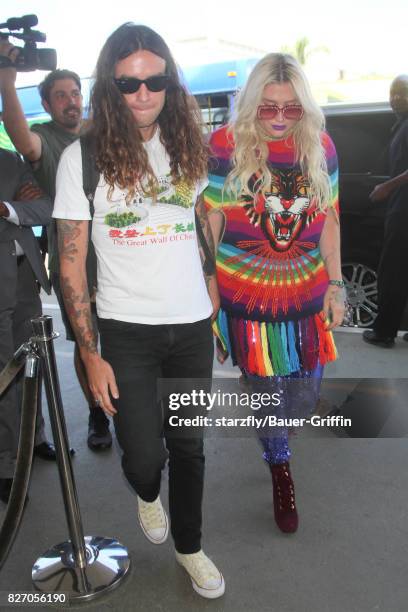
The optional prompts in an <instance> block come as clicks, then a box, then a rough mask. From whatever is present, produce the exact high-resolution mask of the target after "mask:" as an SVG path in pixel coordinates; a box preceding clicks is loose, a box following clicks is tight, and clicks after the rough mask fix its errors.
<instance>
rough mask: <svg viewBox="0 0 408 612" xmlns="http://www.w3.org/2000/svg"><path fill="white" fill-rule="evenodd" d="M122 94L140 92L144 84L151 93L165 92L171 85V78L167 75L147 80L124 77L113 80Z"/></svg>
mask: <svg viewBox="0 0 408 612" xmlns="http://www.w3.org/2000/svg"><path fill="white" fill-rule="evenodd" d="M113 81H114V83H115V85H116V87H117V88H118V89H119V91H120V93H123V94H131V93H136V91H139V89H140V86H141V85H142V83H144V84H145V85H146V87H147V89H148V90H149V91H153V92H157V91H163V89H166V88H167V87H168V85H169V81H170V77H169V76H168V75H167V74H163V75H158V76H151V77H148V78H147V79H136V78H135V77H123V78H122V79H113Z"/></svg>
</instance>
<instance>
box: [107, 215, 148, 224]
mask: <svg viewBox="0 0 408 612" xmlns="http://www.w3.org/2000/svg"><path fill="white" fill-rule="evenodd" d="M140 219H141V217H138V216H137V215H135V214H134V213H132V212H123V213H117V212H114V213H109V214H107V215H106V217H105V223H106V225H109V226H110V227H126V226H128V225H132V223H137V222H138V221H140Z"/></svg>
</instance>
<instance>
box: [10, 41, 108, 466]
mask: <svg viewBox="0 0 408 612" xmlns="http://www.w3.org/2000/svg"><path fill="white" fill-rule="evenodd" d="M18 53H19V50H18V48H16V47H13V45H11V44H10V43H9V42H8V41H4V40H0V56H5V57H8V58H9V59H11V61H13V62H15V61H16V58H17V55H18ZM15 82H16V69H15V68H14V67H9V68H2V69H0V93H1V97H2V102H3V121H4V126H5V128H6V131H7V133H8V135H9V136H10V139H11V140H12V142H13V144H14V146H15V147H16V149H17V151H19V152H20V153H21V154H22V155H23V156H24V157H25V159H26V160H27V161H29V162H31V164H32V168H33V172H34V175H35V177H36V179H37V181H38V183H39V185H40V187H42V189H43V190H44V191H45V192H46V193H47V194H48V195H49V196H50V197H51V199H52V200H53V201H54V198H55V177H56V173H57V167H58V163H59V159H60V156H61V153H62V152H63V150H64V149H65V148H66V147H67V146H68V145H69V144H71V143H72V142H74V140H76V139H77V138H78V136H79V132H80V128H81V122H82V111H83V107H82V94H81V81H80V78H79V76H78V75H77V74H76V73H75V72H71V71H69V70H53V71H52V72H50V73H49V74H48V75H47V76H46V78H45V79H44V81H42V83H40V85H39V88H38V89H39V93H40V96H41V102H42V105H43V107H44V109H45V110H46V112H47V113H49V114H50V115H51V121H49V122H47V123H39V124H35V125H33V126H31V129H30V127H29V125H28V123H27V120H26V118H25V116H24V112H23V109H22V108H21V104H20V102H19V99H18V96H17V92H16V85H15ZM48 250H49V262H48V266H49V270H50V280H51V284H52V286H53V288H54V292H55V294H56V296H57V298H58V303H59V306H60V309H61V316H62V320H63V322H64V325H65V329H66V334H67V340H72V341H74V342H75V336H74V334H73V331H72V328H71V325H70V323H69V320H68V317H67V315H66V311H65V307H64V302H63V299H62V296H61V291H60V283H59V262H58V249H57V240H56V230H55V223H52V224H51V225H50V226H49V228H48ZM94 317H95V325H96V314H95V313H94ZM74 365H75V370H76V373H77V376H78V380H79V383H80V385H81V388H82V391H83V393H84V395H85V397H86V398H87V401H88V404H89V411H90V412H89V424H88V446H89V448H90V449H91V450H95V451H99V450H104V449H107V448H110V446H111V445H112V437H111V434H110V431H109V420H108V419H107V418H106V416H105V415H104V413H103V412H102V410H101V409H100V408H99V407H98V406H95V405H94V400H93V397H92V394H91V393H90V391H89V387H88V382H87V378H86V375H85V370H84V366H83V363H82V361H81V358H80V355H79V350H78V346H77V343H76V342H75V350H74ZM49 450H50V454H54V458H55V451H54V449H53V448H51V447H50V449H49Z"/></svg>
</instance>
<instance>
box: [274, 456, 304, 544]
mask: <svg viewBox="0 0 408 612" xmlns="http://www.w3.org/2000/svg"><path fill="white" fill-rule="evenodd" d="M269 467H270V470H271V473H272V484H273V509H274V512H275V521H276V524H277V525H278V527H279V529H280V530H281V531H283V532H284V533H294V532H295V531H296V530H297V528H298V513H297V510H296V504H295V487H294V484H293V480H292V476H291V473H290V468H289V463H287V462H286V463H279V464H277V465H269Z"/></svg>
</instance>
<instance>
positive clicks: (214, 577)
mask: <svg viewBox="0 0 408 612" xmlns="http://www.w3.org/2000/svg"><path fill="white" fill-rule="evenodd" d="M181 559H182V562H183V565H184V567H185V569H186V570H187V571H188V573H189V574H190V576H191V577H192V578H193V579H194V580H195V581H196V582H197V584H199V585H200V586H205V585H206V584H208V582H213V581H221V574H220V572H219V571H218V570H217V568H216V567H215V565H214V563H213V562H212V561H211V559H209V558H208V557H207V556H206V555H205V554H204V553H203V551H202V550H200V551H199V552H198V553H195V554H192V555H181Z"/></svg>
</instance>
